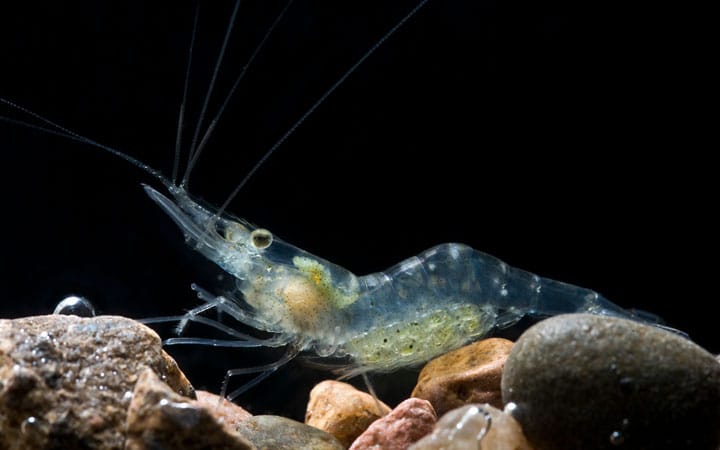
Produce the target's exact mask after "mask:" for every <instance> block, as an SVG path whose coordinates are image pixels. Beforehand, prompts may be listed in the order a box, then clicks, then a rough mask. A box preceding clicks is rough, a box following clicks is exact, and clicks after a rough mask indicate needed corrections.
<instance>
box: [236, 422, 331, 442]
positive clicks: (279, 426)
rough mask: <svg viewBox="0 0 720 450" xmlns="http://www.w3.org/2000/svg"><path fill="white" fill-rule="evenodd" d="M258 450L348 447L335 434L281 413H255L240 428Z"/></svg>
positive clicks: (240, 431)
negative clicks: (283, 415)
mask: <svg viewBox="0 0 720 450" xmlns="http://www.w3.org/2000/svg"><path fill="white" fill-rule="evenodd" d="M237 431H238V433H240V434H242V435H243V436H244V437H245V438H247V440H249V441H250V442H252V443H253V445H254V446H255V448H257V450H289V449H292V450H344V449H345V447H343V445H342V444H341V443H340V442H339V441H338V440H337V439H335V437H333V436H332V435H331V434H329V433H326V432H324V431H322V430H318V429H317V428H315V427H311V426H310V425H306V424H304V423H300V422H296V421H294V420H292V419H287V418H285V417H280V416H253V417H250V418H248V419H247V420H244V421H242V422H241V423H240V425H239V426H238V429H237Z"/></svg>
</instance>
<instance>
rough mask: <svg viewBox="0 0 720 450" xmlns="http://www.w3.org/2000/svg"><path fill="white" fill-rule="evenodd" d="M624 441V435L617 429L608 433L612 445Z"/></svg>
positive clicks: (620, 443)
mask: <svg viewBox="0 0 720 450" xmlns="http://www.w3.org/2000/svg"><path fill="white" fill-rule="evenodd" d="M623 442H625V436H623V434H622V433H621V432H619V431H613V432H612V433H610V443H611V444H612V445H622V444H623Z"/></svg>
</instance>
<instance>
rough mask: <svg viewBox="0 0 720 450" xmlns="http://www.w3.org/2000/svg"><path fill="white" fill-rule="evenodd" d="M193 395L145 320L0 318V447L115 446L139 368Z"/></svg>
mask: <svg viewBox="0 0 720 450" xmlns="http://www.w3.org/2000/svg"><path fill="white" fill-rule="evenodd" d="M146 368H151V369H152V370H153V371H154V372H155V373H157V374H158V375H159V376H160V377H161V378H162V379H163V380H164V381H165V382H166V383H167V384H168V385H169V386H170V388H171V389H172V390H173V391H175V392H179V393H181V394H182V395H187V396H192V395H194V392H193V389H192V386H190V383H188V381H187V379H186V378H185V376H184V375H183V374H182V372H180V370H179V369H178V367H177V365H176V364H175V362H174V361H173V360H172V358H170V357H169V356H167V354H166V353H165V352H164V351H163V350H162V348H161V344H160V338H159V337H158V336H157V334H156V333H155V332H154V331H152V330H151V329H150V328H147V327H145V326H144V325H142V324H140V323H138V322H136V321H134V320H130V319H126V318H124V317H117V316H103V317H95V318H87V319H84V318H79V317H76V316H66V315H49V316H38V317H27V318H22V319H15V320H0V430H1V431H2V432H1V433H0V449H8V450H14V449H18V450H20V449H22V450H33V449H39V448H43V449H44V448H64V449H71V448H73V449H74V448H92V449H121V448H123V443H124V433H123V429H124V424H125V417H126V411H127V407H128V405H129V403H130V398H131V397H132V391H133V387H134V385H135V382H136V381H137V378H138V375H139V372H141V371H142V370H144V369H146Z"/></svg>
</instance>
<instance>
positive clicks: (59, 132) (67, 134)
mask: <svg viewBox="0 0 720 450" xmlns="http://www.w3.org/2000/svg"><path fill="white" fill-rule="evenodd" d="M0 103H3V104H5V105H7V106H9V107H10V108H12V109H15V110H17V111H20V112H21V113H23V114H27V115H28V116H30V117H32V118H34V119H37V120H39V121H41V122H43V123H45V124H46V125H48V126H49V128H48V127H43V126H40V125H35V124H32V123H28V122H23V121H21V120H15V119H11V118H8V117H2V116H0V120H2V121H4V122H8V123H12V124H15V125H20V126H24V127H27V128H30V129H33V130H39V131H42V132H44V133H48V134H53V135H55V136H60V137H64V138H67V139H72V140H74V141H78V142H82V143H83V144H88V145H91V146H93V147H97V148H99V149H102V150H105V151H106V152H109V153H112V154H113V155H115V156H117V157H119V158H122V159H124V160H125V161H127V162H129V163H130V164H132V165H133V166H135V167H137V168H139V169H141V170H143V171H144V172H145V173H147V174H149V175H152V176H153V177H155V178H156V179H157V180H158V181H159V182H160V183H162V184H163V185H164V186H165V187H166V188H168V189H171V188H172V187H173V183H172V182H171V181H170V180H169V179H167V178H166V177H165V176H164V175H163V174H162V173H160V171H159V170H157V169H154V168H153V167H151V166H149V165H147V164H145V163H144V162H142V161H140V160H139V159H136V158H133V157H132V156H130V155H128V154H127V153H123V152H121V151H120V150H118V149H116V148H113V147H110V146H108V145H105V144H101V143H99V142H97V141H94V140H92V139H90V138H89V137H87V136H83V135H81V134H79V133H76V132H74V131H72V130H70V129H69V128H65V127H63V126H62V125H60V124H58V123H55V122H53V121H52V120H50V119H48V118H47V117H45V116H42V115H40V114H38V113H36V112H33V111H30V110H29V109H27V108H25V107H22V106H20V105H18V104H17V103H15V102H12V101H10V100H7V99H5V98H3V97H0Z"/></svg>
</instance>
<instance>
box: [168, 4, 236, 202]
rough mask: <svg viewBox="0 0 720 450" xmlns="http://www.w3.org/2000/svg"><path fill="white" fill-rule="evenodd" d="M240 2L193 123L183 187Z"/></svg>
mask: <svg viewBox="0 0 720 450" xmlns="http://www.w3.org/2000/svg"><path fill="white" fill-rule="evenodd" d="M240 3H242V0H237V1H236V2H235V6H234V7H233V11H232V13H231V14H230V21H229V22H228V26H227V28H226V29H225V37H224V38H223V43H222V46H221V47H220V53H219V54H218V58H217V61H215V67H214V68H213V73H212V77H211V78H210V84H209V85H208V89H207V92H206V93H205V100H204V101H203V105H202V108H201V110H200V115H199V116H198V121H197V124H196V125H195V132H194V133H193V138H192V142H191V144H190V154H189V155H188V165H187V168H186V169H185V174H184V175H183V178H182V181H181V182H180V187H183V188H184V187H185V186H186V185H187V182H188V178H189V177H190V172H191V170H192V165H193V161H195V160H196V158H195V153H196V150H195V149H196V148H197V142H198V139H199V137H200V129H201V128H202V123H203V121H204V120H205V115H206V114H207V109H208V105H209V104H210V97H212V92H213V90H214V89H215V82H216V81H217V77H218V73H219V72H220V66H221V65H222V61H223V59H224V58H225V51H226V50H227V46H228V41H229V40H230V35H231V34H232V29H233V25H234V24H235V18H236V17H237V13H238V10H239V9H240Z"/></svg>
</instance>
